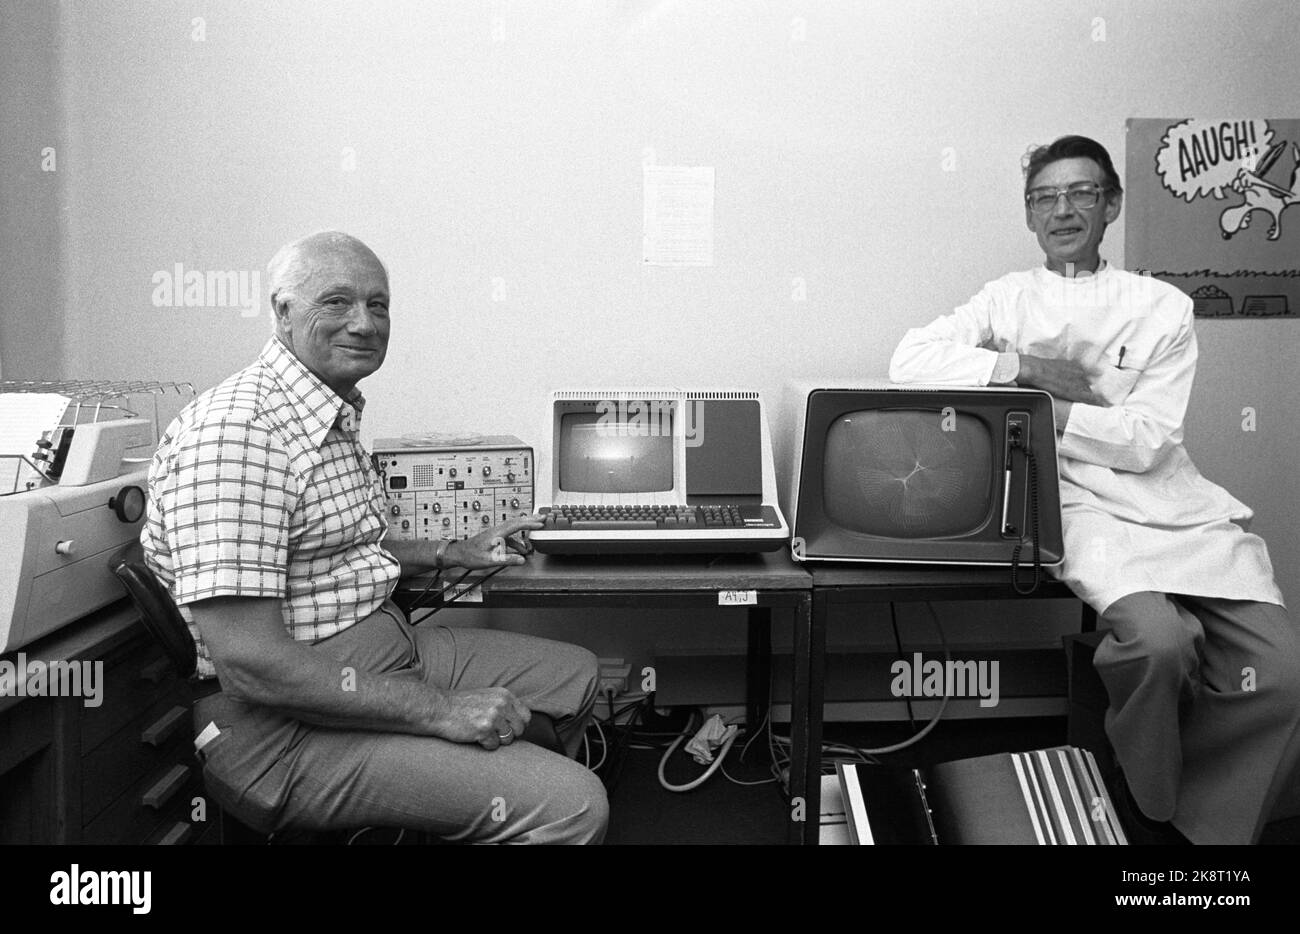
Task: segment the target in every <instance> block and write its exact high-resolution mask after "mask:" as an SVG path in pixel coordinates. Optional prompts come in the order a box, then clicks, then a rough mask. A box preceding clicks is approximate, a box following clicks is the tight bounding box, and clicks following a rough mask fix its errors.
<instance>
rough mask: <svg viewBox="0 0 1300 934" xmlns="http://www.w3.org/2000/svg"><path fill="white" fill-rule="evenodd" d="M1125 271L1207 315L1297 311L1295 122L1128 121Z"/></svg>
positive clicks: (1298, 151) (1299, 258)
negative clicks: (1178, 293) (1175, 291)
mask: <svg viewBox="0 0 1300 934" xmlns="http://www.w3.org/2000/svg"><path fill="white" fill-rule="evenodd" d="M1126 176H1127V177H1126V178H1125V183H1124V184H1125V197H1124V212H1125V214H1126V215H1127V217H1128V221H1127V227H1126V228H1125V252H1126V253H1127V263H1126V265H1127V266H1128V268H1129V269H1131V270H1132V271H1134V272H1149V273H1150V274H1151V275H1153V276H1155V277H1156V278H1158V279H1161V280H1163V281H1165V282H1168V283H1170V284H1172V285H1176V286H1178V287H1179V288H1180V289H1182V290H1183V291H1184V292H1186V293H1187V294H1188V295H1190V296H1191V297H1192V303H1193V305H1194V307H1195V310H1196V314H1197V315H1198V316H1200V317H1207V318H1276V317H1289V318H1294V317H1300V211H1295V212H1294V213H1290V214H1288V212H1287V209H1288V208H1289V207H1291V206H1292V205H1294V204H1300V120H1296V119H1292V120H1259V119H1245V118H1237V119H1225V120H1203V119H1194V120H1186V119H1170V120H1154V119H1140V120H1139V119H1134V120H1129V121H1128V154H1127V172H1126Z"/></svg>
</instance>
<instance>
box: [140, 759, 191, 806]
mask: <svg viewBox="0 0 1300 934" xmlns="http://www.w3.org/2000/svg"><path fill="white" fill-rule="evenodd" d="M189 777H190V769H189V766H186V765H180V764H179V763H178V764H176V765H173V766H172V767H171V768H170V769H168V770H167V774H166V775H164V776H163V777H162V778H160V779H158V781H156V782H155V783H154V786H153V787H152V788H150V789H149V790H148V791H146V792H145V793H144V796H143V797H142V798H141V799H140V803H141V804H143V805H145V806H146V807H151V808H153V809H154V810H155V811H157V810H160V809H161V808H162V806H163V805H165V804H166V803H167V801H168V800H169V799H170V798H171V796H172V795H174V794H176V792H178V791H180V789H181V786H182V785H184V784H185V780H186V779H188V778H189Z"/></svg>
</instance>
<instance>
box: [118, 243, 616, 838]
mask: <svg viewBox="0 0 1300 934" xmlns="http://www.w3.org/2000/svg"><path fill="white" fill-rule="evenodd" d="M269 273H270V287H271V304H272V307H273V309H274V316H275V326H276V332H275V335H274V336H273V337H272V338H271V340H270V341H268V342H267V344H266V346H265V347H264V348H263V350H262V352H261V354H260V355H259V356H258V358H257V361H256V362H255V363H253V364H252V365H251V366H249V367H248V368H246V369H244V370H242V371H240V372H239V373H236V374H235V375H234V376H232V377H230V378H229V379H227V380H226V381H225V382H223V383H221V384H220V385H219V386H217V387H215V388H214V389H211V390H209V391H208V392H205V393H203V394H202V395H201V396H199V397H198V398H197V399H196V400H194V402H193V403H191V404H190V405H189V406H187V407H186V408H185V410H184V411H183V412H181V414H180V415H179V416H178V417H177V419H176V420H175V421H174V422H173V423H172V424H171V426H170V427H169V428H168V430H167V433H166V435H165V436H164V438H163V440H162V443H161V445H160V446H159V449H158V453H157V454H156V455H155V457H154V460H153V464H152V468H151V470H150V473H149V507H148V518H147V522H146V523H145V527H144V529H143V531H142V533H141V541H142V543H143V545H144V549H145V556H146V560H147V561H148V563H149V566H150V567H151V568H152V569H153V571H154V573H155V574H157V575H158V577H159V578H160V579H161V580H162V581H163V582H164V583H165V584H166V585H167V586H168V587H169V588H170V590H171V592H172V595H173V596H174V597H175V599H176V602H177V603H178V604H179V605H180V606H181V612H182V614H183V615H184V616H185V618H186V621H187V622H188V623H189V625H190V631H191V633H192V634H193V636H194V640H195V643H196V645H197V647H198V652H199V674H200V676H201V677H204V678H206V679H209V680H208V685H209V686H208V688H207V690H205V691H203V692H201V693H204V694H206V696H204V697H202V699H200V700H199V702H198V703H197V705H196V708H195V717H196V724H197V725H198V726H199V727H200V728H201V731H204V732H203V734H202V735H203V738H204V739H206V740H207V742H206V743H205V745H204V746H203V754H204V757H205V770H204V774H205V779H206V781H207V782H208V786H209V788H210V789H212V790H213V791H214V792H215V793H216V794H217V795H218V797H219V798H221V800H222V801H223V802H225V803H226V804H227V806H228V807H230V808H231V809H232V810H233V811H234V813H235V814H236V815H237V816H238V817H240V818H241V819H243V820H244V821H245V822H246V823H249V824H251V825H252V826H254V827H257V828H259V829H262V830H266V831H271V830H277V829H280V828H284V827H288V826H293V827H303V828H335V827H339V828H342V827H359V826H369V825H379V826H398V827H406V828H412V829H421V830H427V831H430V832H432V833H435V834H437V835H439V836H441V837H444V838H447V839H452V840H464V841H474V842H538V843H561V842H573V843H598V842H600V840H601V838H602V837H603V835H604V832H605V825H606V821H607V819H608V805H607V803H606V800H605V793H604V789H603V787H602V786H601V783H600V782H599V780H597V779H596V777H595V776H594V775H592V773H590V772H589V771H587V770H586V769H584V768H582V767H581V766H579V765H578V764H577V763H575V762H573V761H572V759H571V758H565V757H563V756H560V755H557V754H555V753H552V752H549V751H547V750H544V749H542V748H540V747H538V746H535V745H533V744H531V743H527V742H523V743H516V742H515V740H516V738H518V737H519V735H520V734H521V733H523V731H524V728H525V726H526V725H527V723H528V720H529V717H530V715H531V712H532V711H533V710H537V711H543V712H545V713H547V714H548V715H550V716H551V717H553V718H554V720H555V724H556V732H557V734H558V735H559V738H560V740H561V742H562V743H563V744H564V746H565V749H566V750H567V751H568V752H569V754H570V756H572V755H573V754H574V753H575V752H576V750H577V747H578V745H579V744H580V743H581V739H582V733H583V730H584V729H585V726H586V722H587V718H588V716H589V715H590V712H591V709H592V706H593V704H594V701H595V696H596V687H595V686H596V670H597V669H596V660H595V658H594V657H593V656H592V654H591V653H590V652H588V651H586V650H584V649H580V648H576V647H574V646H568V645H563V644H560V643H556V642H550V641H547V640H543V639H536V638H533V637H529V636H524V635H519V634H514V633H503V632H495V631H490V630H464V629H459V630H452V629H448V628H446V627H442V626H434V625H423V626H417V627H414V628H412V627H410V626H408V625H407V623H406V622H405V619H404V617H403V615H402V613H401V611H400V610H399V609H398V608H397V607H396V606H394V605H393V604H392V603H391V601H389V599H388V597H389V594H390V593H391V592H392V590H393V588H394V586H395V584H396V582H397V579H398V577H399V576H400V575H401V574H403V573H418V572H420V571H424V570H429V569H431V568H436V567H449V566H454V567H463V568H490V567H496V566H499V565H504V564H519V563H522V562H523V560H524V559H523V558H522V557H521V556H519V555H516V554H511V553H509V552H508V551H507V549H506V539H507V537H508V536H509V535H511V534H513V533H516V532H519V531H521V530H523V529H533V528H540V523H538V522H536V521H535V520H532V519H520V520H515V521H513V522H510V523H506V524H504V525H501V526H498V527H497V528H496V529H494V530H491V531H489V532H485V533H483V534H481V535H478V536H475V537H474V538H471V539H468V540H465V541H458V542H451V543H448V542H441V543H434V542H393V541H385V539H384V533H385V531H386V530H387V524H386V522H385V519H384V511H383V494H382V491H381V489H380V487H379V483H378V478H377V476H376V475H375V472H374V468H373V466H372V465H371V463H370V458H369V457H368V456H367V454H366V452H365V450H364V449H363V448H362V446H361V442H360V439H359V437H358V429H359V423H360V418H361V412H362V409H363V408H364V405H365V400H364V399H363V398H362V396H361V393H360V391H359V390H358V389H357V382H358V381H360V380H361V379H363V378H364V377H366V376H369V375H370V374H371V373H374V372H375V371H376V370H378V369H379V367H380V365H381V364H382V363H383V361H384V355H385V352H386V350H387V346H388V332H389V312H388V304H389V294H388V276H387V273H386V271H385V269H384V266H383V264H382V263H380V261H379V258H378V257H377V256H375V254H374V253H373V252H371V251H370V249H369V248H367V247H366V246H365V245H364V244H363V243H361V242H360V241H359V240H357V239H355V238H353V237H350V236H348V235H346V234H341V233H335V232H327V233H321V234H314V235H312V236H309V237H305V238H303V239H301V240H298V241H295V242H293V243H290V244H288V245H287V246H285V247H284V248H282V249H281V250H280V251H279V252H278V253H277V254H276V256H275V258H274V259H272V260H271V264H270V267H269ZM217 677H219V678H220V681H219V682H218V681H216V678H217Z"/></svg>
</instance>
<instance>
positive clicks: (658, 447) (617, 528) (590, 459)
mask: <svg viewBox="0 0 1300 934" xmlns="http://www.w3.org/2000/svg"><path fill="white" fill-rule="evenodd" d="M548 414H549V418H548V425H547V431H548V434H549V436H550V438H551V441H552V444H551V456H550V477H551V482H550V505H549V506H542V507H541V508H540V509H539V512H541V513H542V514H544V516H545V518H546V528H544V529H541V530H539V531H536V532H533V533H532V535H531V539H532V542H533V544H534V546H535V547H536V548H537V550H538V551H541V552H544V553H548V554H618V553H624V554H626V553H638V552H640V553H655V552H660V553H671V552H737V551H740V552H745V551H751V552H753V551H775V550H777V549H779V548H781V547H782V546H783V545H784V544H785V543H786V541H787V540H788V539H789V535H790V529H789V526H788V525H787V524H786V521H785V518H784V517H783V516H782V515H781V510H780V508H779V506H778V505H777V486H776V473H775V468H774V467H773V461H772V439H771V436H770V435H769V432H768V423H767V415H766V412H765V410H764V406H763V400H762V398H761V397H760V395H759V393H757V392H750V391H745V390H643V389H621V390H609V389H606V390H566V391H560V392H556V393H553V394H552V397H551V407H550V412H549V413H548ZM545 493H546V491H545V489H544V488H543V489H539V490H538V496H539V499H541V498H542V497H544V496H545Z"/></svg>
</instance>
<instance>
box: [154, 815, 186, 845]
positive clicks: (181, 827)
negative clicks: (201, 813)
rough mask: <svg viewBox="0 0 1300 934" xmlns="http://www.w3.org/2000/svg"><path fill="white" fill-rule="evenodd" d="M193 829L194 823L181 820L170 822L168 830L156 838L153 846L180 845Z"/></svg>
mask: <svg viewBox="0 0 1300 934" xmlns="http://www.w3.org/2000/svg"><path fill="white" fill-rule="evenodd" d="M193 831H194V825H193V824H190V823H187V822H185V821H183V820H178V821H177V822H176V823H174V824H172V826H171V829H170V830H168V831H167V832H166V833H165V834H163V835H162V837H161V838H160V839H159V840H158V842H157V843H156V844H154V845H155V846H180V845H181V844H182V843H184V842H186V841H187V840H188V839H189V836H190V834H191V833H192V832H193Z"/></svg>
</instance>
